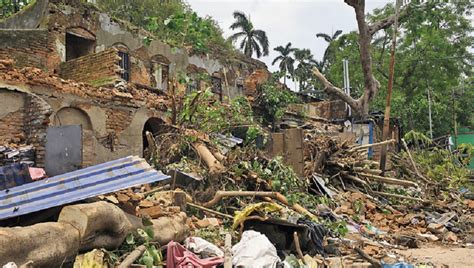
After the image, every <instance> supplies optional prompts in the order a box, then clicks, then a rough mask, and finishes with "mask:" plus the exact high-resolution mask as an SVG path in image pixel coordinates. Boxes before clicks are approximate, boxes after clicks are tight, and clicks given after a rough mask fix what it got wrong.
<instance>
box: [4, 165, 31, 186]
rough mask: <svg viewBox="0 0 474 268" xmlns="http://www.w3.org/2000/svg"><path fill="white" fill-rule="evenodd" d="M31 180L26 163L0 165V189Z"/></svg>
mask: <svg viewBox="0 0 474 268" xmlns="http://www.w3.org/2000/svg"><path fill="white" fill-rule="evenodd" d="M30 182H32V180H31V177H30V172H29V171H28V165H27V164H24V163H18V164H12V165H9V166H3V167H0V190H5V189H9V188H12V187H15V186H19V185H23V184H25V183H30Z"/></svg>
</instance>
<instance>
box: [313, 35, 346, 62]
mask: <svg viewBox="0 0 474 268" xmlns="http://www.w3.org/2000/svg"><path fill="white" fill-rule="evenodd" d="M341 34H342V30H337V31H336V32H335V33H334V34H333V35H332V36H330V35H328V34H325V33H317V34H316V37H318V38H323V39H324V40H325V41H326V42H328V47H327V48H326V50H325V51H324V56H323V60H322V61H321V62H320V68H319V67H318V69H320V70H321V71H323V70H324V69H325V68H326V65H327V64H328V62H329V60H330V57H331V56H332V55H331V54H332V52H333V51H332V50H333V49H332V46H331V44H332V43H333V42H334V41H336V39H337V38H338V37H339V35H341Z"/></svg>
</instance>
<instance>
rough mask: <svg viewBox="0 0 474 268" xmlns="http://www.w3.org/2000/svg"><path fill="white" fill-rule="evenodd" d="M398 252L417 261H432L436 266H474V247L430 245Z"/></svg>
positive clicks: (469, 267)
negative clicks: (473, 256) (473, 257)
mask: <svg viewBox="0 0 474 268" xmlns="http://www.w3.org/2000/svg"><path fill="white" fill-rule="evenodd" d="M397 252H398V253H399V254H401V255H404V256H405V257H407V258H408V259H413V260H414V262H416V263H420V262H425V263H432V264H433V265H435V266H436V267H443V265H447V266H448V267H453V268H471V267H473V266H474V264H473V263H474V261H473V260H472V254H473V253H474V248H461V247H444V246H428V247H424V248H412V249H405V250H398V251H397ZM415 259H416V261H415Z"/></svg>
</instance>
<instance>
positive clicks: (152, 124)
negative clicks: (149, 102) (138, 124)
mask: <svg viewBox="0 0 474 268" xmlns="http://www.w3.org/2000/svg"><path fill="white" fill-rule="evenodd" d="M164 124H165V122H164V121H163V120H161V119H160V118H156V117H152V118H150V119H148V120H147V121H146V122H145V125H144V126H143V132H142V138H143V155H144V156H145V155H146V154H147V152H148V147H149V142H148V139H147V137H146V133H147V132H150V133H151V134H152V135H153V136H155V137H156V136H157V135H159V134H160V133H161V132H162V131H163V127H164Z"/></svg>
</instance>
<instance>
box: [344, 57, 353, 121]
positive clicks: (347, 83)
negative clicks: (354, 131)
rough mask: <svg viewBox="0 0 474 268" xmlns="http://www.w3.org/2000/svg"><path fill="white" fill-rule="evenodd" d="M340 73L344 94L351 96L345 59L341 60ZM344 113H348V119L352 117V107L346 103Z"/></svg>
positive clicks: (347, 63) (347, 66) (347, 62)
mask: <svg viewBox="0 0 474 268" xmlns="http://www.w3.org/2000/svg"><path fill="white" fill-rule="evenodd" d="M342 71H343V72H342V73H343V76H344V93H346V94H347V95H349V96H350V95H351V83H350V81H349V61H348V60H347V59H343V60H342ZM345 107H346V112H348V115H349V117H350V116H352V107H351V106H349V105H348V104H347V103H346V104H345Z"/></svg>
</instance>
